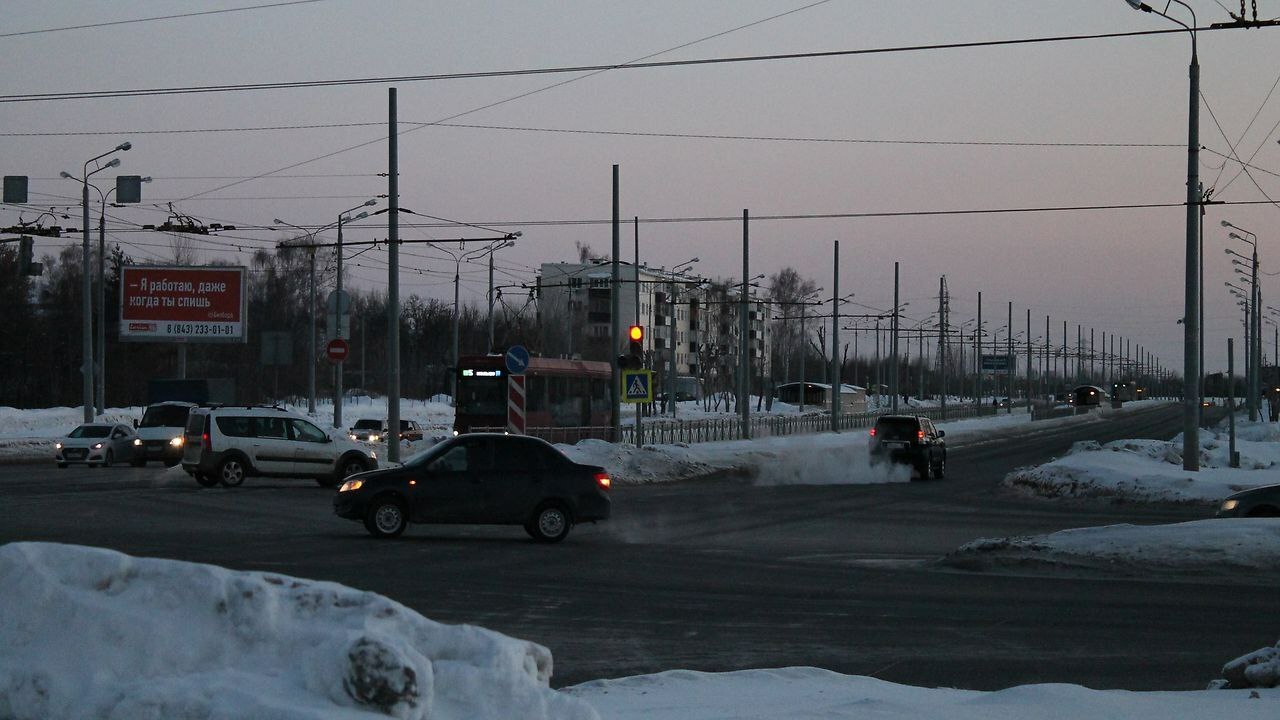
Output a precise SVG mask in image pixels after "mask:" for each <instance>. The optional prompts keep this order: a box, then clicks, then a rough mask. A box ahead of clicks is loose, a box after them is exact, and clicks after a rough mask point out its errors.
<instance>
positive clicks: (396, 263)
mask: <svg viewBox="0 0 1280 720" xmlns="http://www.w3.org/2000/svg"><path fill="white" fill-rule="evenodd" d="M387 118H388V120H387V125H388V127H387V429H388V430H390V431H391V432H393V433H396V434H397V436H398V435H399V432H400V167H399V165H400V163H399V152H400V145H399V136H398V135H397V132H398V131H397V129H396V89H395V88H387ZM454 372H455V373H457V369H456V368H455V369H454ZM455 397H456V394H455ZM387 460H388V461H390V462H400V442H399V441H395V442H391V441H390V440H388V442H387Z"/></svg>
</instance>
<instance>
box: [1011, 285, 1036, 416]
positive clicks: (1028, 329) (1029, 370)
mask: <svg viewBox="0 0 1280 720" xmlns="http://www.w3.org/2000/svg"><path fill="white" fill-rule="evenodd" d="M1009 404H1010V405H1013V400H1012V399H1011V400H1010V401H1009ZM1027 414H1028V415H1029V414H1031V308H1027Z"/></svg>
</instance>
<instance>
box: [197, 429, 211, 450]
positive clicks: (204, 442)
mask: <svg viewBox="0 0 1280 720" xmlns="http://www.w3.org/2000/svg"><path fill="white" fill-rule="evenodd" d="M200 447H201V448H203V449H205V450H208V451H210V452H213V441H212V440H210V439H209V433H204V434H203V435H201V436H200Z"/></svg>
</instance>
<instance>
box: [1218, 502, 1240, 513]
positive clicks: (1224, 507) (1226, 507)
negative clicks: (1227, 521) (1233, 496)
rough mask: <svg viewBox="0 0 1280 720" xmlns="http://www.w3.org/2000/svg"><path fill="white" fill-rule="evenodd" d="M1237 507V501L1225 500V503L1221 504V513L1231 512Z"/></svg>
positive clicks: (1238, 504) (1238, 503)
mask: <svg viewBox="0 0 1280 720" xmlns="http://www.w3.org/2000/svg"><path fill="white" fill-rule="evenodd" d="M1239 506H1240V501H1239V500H1227V501H1226V502H1224V503H1222V511H1223V512H1231V511H1232V510H1235V509H1236V508H1237V507H1239Z"/></svg>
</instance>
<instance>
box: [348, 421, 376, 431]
mask: <svg viewBox="0 0 1280 720" xmlns="http://www.w3.org/2000/svg"><path fill="white" fill-rule="evenodd" d="M351 429H352V430H381V429H382V421H381V420H369V419H364V420H357V421H356V424H355V425H352V426H351Z"/></svg>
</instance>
